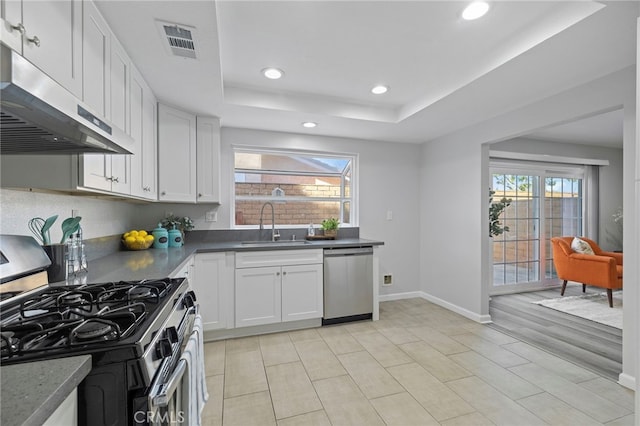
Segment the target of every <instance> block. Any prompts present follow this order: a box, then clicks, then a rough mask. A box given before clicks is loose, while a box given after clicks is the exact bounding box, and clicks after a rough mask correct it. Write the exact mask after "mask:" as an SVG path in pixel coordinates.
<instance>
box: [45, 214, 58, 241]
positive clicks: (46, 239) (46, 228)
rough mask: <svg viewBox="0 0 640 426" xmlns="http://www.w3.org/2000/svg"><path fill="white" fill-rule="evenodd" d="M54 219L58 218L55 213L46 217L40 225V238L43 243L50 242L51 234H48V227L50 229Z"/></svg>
mask: <svg viewBox="0 0 640 426" xmlns="http://www.w3.org/2000/svg"><path fill="white" fill-rule="evenodd" d="M56 219H58V215H57V214H55V215H53V216H51V217H49V218H47V220H45V221H44V225H43V226H42V239H43V240H44V244H45V245H47V244H51V235H50V234H49V229H51V227H52V226H53V224H54V222H55V221H56Z"/></svg>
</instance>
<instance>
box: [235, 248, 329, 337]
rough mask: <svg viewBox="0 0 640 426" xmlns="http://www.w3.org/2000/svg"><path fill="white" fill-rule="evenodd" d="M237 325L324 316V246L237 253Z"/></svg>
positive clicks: (243, 325) (252, 324) (244, 325)
mask: <svg viewBox="0 0 640 426" xmlns="http://www.w3.org/2000/svg"><path fill="white" fill-rule="evenodd" d="M235 289H236V293H235V326H236V327H247V326H254V325H263V324H273V323H278V322H287V321H298V320H305V319H314V318H321V317H322V313H323V298H322V297H323V268H322V250H315V249H312V250H283V251H277V252H276V251H262V252H242V253H237V254H236V282H235Z"/></svg>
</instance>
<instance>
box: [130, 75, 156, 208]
mask: <svg viewBox="0 0 640 426" xmlns="http://www.w3.org/2000/svg"><path fill="white" fill-rule="evenodd" d="M129 87H130V117H131V119H130V123H131V137H132V138H133V139H134V141H135V144H136V147H135V152H136V154H135V155H134V156H133V158H132V159H131V162H132V164H131V195H133V196H135V197H140V198H146V199H149V200H157V199H158V189H157V184H156V182H157V173H156V171H157V159H158V154H157V139H156V123H157V114H156V98H155V96H154V95H153V92H152V91H151V89H150V88H149V86H147V84H146V82H145V81H144V79H143V78H142V75H141V74H140V73H139V72H138V70H137V69H136V68H135V67H132V68H131V83H130V86H129Z"/></svg>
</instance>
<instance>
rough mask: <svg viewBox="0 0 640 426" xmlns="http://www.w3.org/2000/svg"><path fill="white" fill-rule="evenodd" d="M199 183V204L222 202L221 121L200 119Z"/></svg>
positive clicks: (198, 148) (198, 149)
mask: <svg viewBox="0 0 640 426" xmlns="http://www.w3.org/2000/svg"><path fill="white" fill-rule="evenodd" d="M196 122H197V134H196V139H197V141H198V146H197V150H196V152H197V154H198V159H197V167H196V175H197V183H196V186H197V188H198V198H197V202H199V203H217V202H220V120H219V119H218V118H215V117H198V118H197V119H196Z"/></svg>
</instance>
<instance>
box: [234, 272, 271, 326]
mask: <svg viewBox="0 0 640 426" xmlns="http://www.w3.org/2000/svg"><path fill="white" fill-rule="evenodd" d="M280 278H281V268H280V267H277V266H272V267H267V268H247V269H236V303H235V305H236V327H247V326H250V325H261V324H271V323H276V322H280V321H281V299H280V298H281V293H280Z"/></svg>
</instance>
